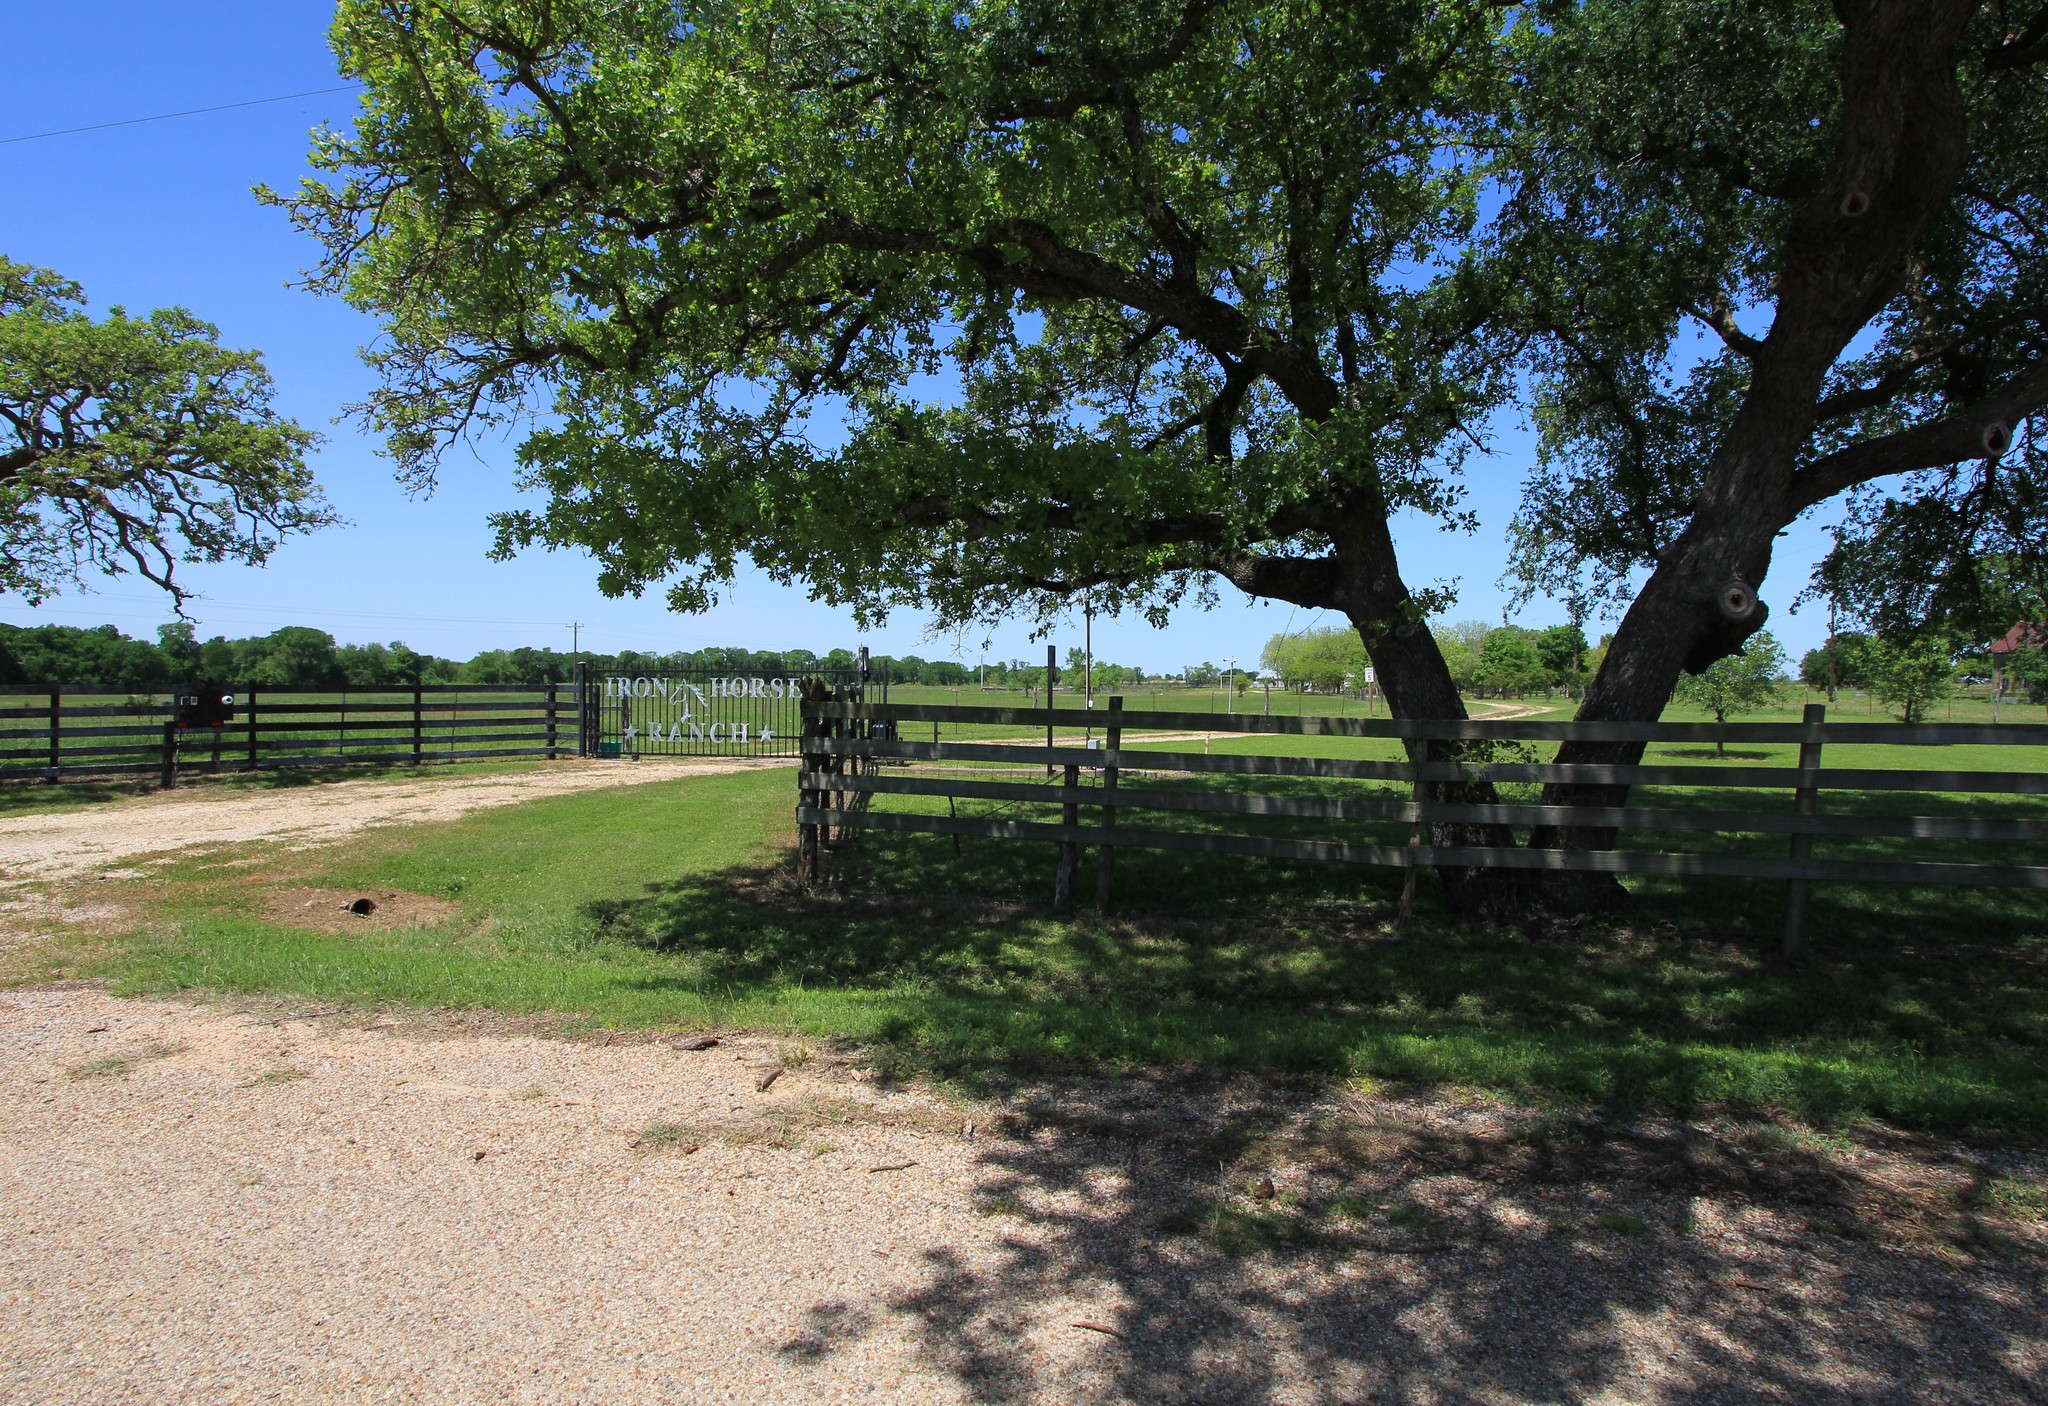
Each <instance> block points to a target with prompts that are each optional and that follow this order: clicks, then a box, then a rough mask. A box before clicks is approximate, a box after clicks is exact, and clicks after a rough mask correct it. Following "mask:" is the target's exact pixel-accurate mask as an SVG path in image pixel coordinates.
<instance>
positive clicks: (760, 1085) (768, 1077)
mask: <svg viewBox="0 0 2048 1406" xmlns="http://www.w3.org/2000/svg"><path fill="white" fill-rule="evenodd" d="M781 1077H782V1066H781V1065H779V1064H778V1065H776V1066H775V1067H774V1068H773V1069H771V1070H769V1071H768V1072H767V1073H766V1074H763V1075H762V1076H761V1077H760V1078H758V1079H756V1080H755V1081H754V1092H756V1093H763V1094H765V1093H767V1092H768V1086H769V1085H770V1084H772V1083H774V1082H775V1081H776V1080H777V1079H780V1078H781Z"/></svg>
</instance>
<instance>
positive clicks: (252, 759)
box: [246, 684, 257, 771]
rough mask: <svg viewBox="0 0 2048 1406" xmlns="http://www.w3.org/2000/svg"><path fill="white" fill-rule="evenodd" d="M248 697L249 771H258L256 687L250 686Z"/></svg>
mask: <svg viewBox="0 0 2048 1406" xmlns="http://www.w3.org/2000/svg"><path fill="white" fill-rule="evenodd" d="M246 697H247V698H248V700H249V770H251V771H255V770H256V769H257V762H256V686H255V685H254V684H251V685H250V686H249V690H248V693H247V695H246Z"/></svg>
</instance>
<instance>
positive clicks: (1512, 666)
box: [1472, 625, 1547, 698]
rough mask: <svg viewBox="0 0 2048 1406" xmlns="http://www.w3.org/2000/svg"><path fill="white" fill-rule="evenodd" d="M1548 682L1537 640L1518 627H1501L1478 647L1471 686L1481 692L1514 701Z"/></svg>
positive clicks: (1492, 630)
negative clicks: (1513, 699) (1511, 698)
mask: <svg viewBox="0 0 2048 1406" xmlns="http://www.w3.org/2000/svg"><path fill="white" fill-rule="evenodd" d="M1546 678H1547V674H1546V671H1545V669H1544V667H1543V655H1542V652H1541V651H1540V650H1538V649H1537V647H1536V636H1535V635H1534V634H1533V633H1531V632H1530V631H1528V630H1525V629H1523V628H1521V627H1520V626H1519V625H1500V626H1496V627H1495V628H1493V629H1491V630H1488V631H1487V632H1486V638H1485V639H1484V640H1483V641H1481V642H1480V645H1479V663H1478V666H1477V668H1475V669H1474V670H1473V673H1472V682H1473V685H1474V686H1475V687H1477V688H1478V689H1480V690H1481V691H1483V692H1487V693H1495V694H1503V695H1504V694H1509V693H1512V694H1514V695H1515V696H1516V697H1517V698H1519V697H1521V696H1522V695H1523V694H1524V693H1527V692H1529V691H1531V690H1532V689H1538V688H1541V687H1543V685H1544V682H1545V680H1546Z"/></svg>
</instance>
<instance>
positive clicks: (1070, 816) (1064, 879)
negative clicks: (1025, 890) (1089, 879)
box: [1052, 762, 1081, 913]
mask: <svg viewBox="0 0 2048 1406" xmlns="http://www.w3.org/2000/svg"><path fill="white" fill-rule="evenodd" d="M1080 784H1081V768H1080V767H1079V766H1078V765H1076V764H1074V763H1072V762H1069V763H1068V764H1067V791H1068V793H1069V794H1070V795H1071V794H1072V793H1073V791H1074V789H1075V788H1076V787H1077V786H1079V785H1080ZM1060 818H1061V820H1062V821H1063V822H1064V823H1065V825H1066V827H1067V828H1068V829H1069V830H1071V829H1073V828H1074V827H1075V826H1076V825H1079V824H1080V823H1081V807H1080V806H1079V805H1078V804H1076V803H1075V802H1073V801H1068V802H1067V803H1066V805H1064V806H1063V807H1061V808H1060ZM1078 848H1079V847H1078V846H1077V845H1075V843H1074V842H1073V841H1072V840H1061V841H1060V864H1059V868H1058V870H1056V871H1055V872H1054V874H1053V879H1052V907H1053V911H1054V912H1055V913H1071V912H1073V911H1074V859H1075V851H1076V850H1077V849H1078Z"/></svg>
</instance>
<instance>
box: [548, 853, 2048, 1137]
mask: <svg viewBox="0 0 2048 1406" xmlns="http://www.w3.org/2000/svg"><path fill="white" fill-rule="evenodd" d="M1029 848H1032V847H1028V846H1019V845H1014V844H1013V845H1003V844H995V843H982V844H979V845H977V844H975V843H972V842H970V843H969V844H967V845H965V846H964V847H963V848H962V850H961V852H960V853H958V854H955V853H954V851H953V847H952V844H951V842H950V840H949V839H947V838H946V837H937V836H886V837H870V840H869V842H867V843H864V844H863V845H862V846H860V848H859V849H858V850H857V851H853V852H848V853H843V854H841V855H840V856H837V859H838V863H839V870H838V874H839V881H840V882H839V885H838V887H836V888H834V889H830V890H827V891H823V892H816V891H807V890H805V889H804V888H802V887H801V886H800V885H798V884H797V883H796V882H795V880H794V876H793V873H792V872H791V871H790V870H789V869H788V868H787V867H770V868H761V869H754V870H748V871H744V872H741V873H730V872H728V873H723V874H716V875H708V876H694V877H691V878H689V879H684V880H678V881H675V882H671V883H667V884H660V885H653V886H650V887H649V888H648V889H647V890H645V891H644V892H642V893H640V894H637V895H635V896H633V897H630V898H621V899H614V900H605V901H604V902H601V903H598V904H594V905H592V906H591V907H590V909H589V910H588V915H589V916H590V917H591V918H592V919H593V920H594V922H595V924H596V927H597V929H598V934H599V936H600V938H601V939H604V940H608V941H616V942H622V943H628V944H632V945H635V946H639V947H643V948H648V949H652V950H654V951H656V952H659V953H661V954H663V955H664V956H665V957H667V958H668V959H670V960H671V961H672V962H673V967H672V969H670V970H669V971H667V972H665V973H663V974H659V975H651V976H649V975H636V976H634V977H632V978H629V980H631V981H633V982H635V983H637V984H638V985H639V986H641V987H644V988H646V989H650V990H652V989H660V990H670V991H676V992H691V993H695V994H699V995H703V994H714V995H716V996H717V997H719V998H720V999H724V1000H727V1001H730V1002H732V1003H733V1004H734V1005H738V1006H748V1007H749V1008H750V1009H752V1010H754V1011H756V1012H759V1011H761V1010H763V1009H771V1010H780V1011H786V1012H788V1013H789V1018H791V1019H793V1020H795V1021H796V1022H798V1023H802V1022H803V1021H804V1020H805V1018H806V1017H805V1014H804V1010H805V1007H804V1003H805V1002H807V1001H808V1002H812V1003H814V1004H819V1005H822V1004H831V1005H833V1007H834V1010H833V1012H832V1013H831V1014H829V1015H828V1016H826V1017H821V1018H820V1022H819V1023H821V1024H823V1025H831V1024H833V1023H834V1022H837V1023H838V1025H839V1027H840V1028H841V1029H846V1028H849V1026H848V1024H847V1022H848V1021H851V1022H852V1025H851V1027H850V1028H852V1029H854V1030H856V1031H857V1033H858V1034H859V1035H860V1036H861V1037H863V1038H869V1039H874V1040H877V1041H880V1042H882V1043H883V1044H885V1045H887V1046H890V1047H892V1049H893V1057H894V1058H898V1059H901V1060H903V1061H904V1062H906V1063H907V1064H908V1065H910V1066H922V1067H926V1068H933V1069H936V1070H939V1071H941V1072H944V1073H947V1074H949V1075H953V1076H959V1077H966V1078H969V1079H971V1080H975V1081H994V1082H1000V1081H1001V1079H1002V1078H1004V1077H1005V1071H1006V1070H1010V1069H1013V1068H1017V1067H1030V1066H1032V1065H1033V1064H1034V1062H1043V1061H1048V1060H1051V1061H1060V1060H1076V1059H1078V1060H1097V1061H1110V1062H1113V1063H1116V1064H1119V1065H1133V1066H1160V1065H1176V1064H1189V1063H1198V1064H1204V1065H1209V1066H1216V1067H1226V1068H1238V1069H1277V1070H1294V1071H1304V1072H1316V1073H1322V1074H1329V1073H1340V1072H1354V1073H1369V1074H1374V1075H1378V1076H1383V1077H1392V1078H1402V1079H1420V1080H1437V1081H1451V1082H1462V1083H1469V1084H1476V1085H1481V1086H1486V1087H1493V1088H1507V1089H1518V1090H1528V1091H1540V1092H1541V1093H1542V1094H1543V1096H1545V1097H1554V1098H1558V1099H1563V1100H1570V1101H1578V1102H1583V1103H1587V1104H1591V1105H1594V1106H1598V1107H1601V1108H1605V1109H1608V1110H1613V1111H1616V1112H1626V1111H1629V1110H1634V1109H1639V1108H1642V1107H1644V1106H1648V1105H1662V1106H1666V1107H1671V1108H1676V1109H1681V1110H1683V1109H1689V1108H1693V1107H1695V1106H1699V1105H1703V1104H1719V1103H1734V1104H1743V1105H1748V1106H1777V1107H1783V1108H1786V1109H1789V1110H1792V1111H1794V1112H1796V1113H1798V1114H1799V1115H1800V1116H1803V1117H1807V1118H1815V1119H1829V1118H1842V1117H1852V1116H1857V1115H1870V1116H1878V1117H1884V1118H1888V1119H1891V1120H1894V1121H1899V1122H1903V1123H1907V1124H1911V1125H1915V1126H1935V1127H1964V1128H1967V1127H2002V1128H2007V1129H2036V1130H2048V1068H2044V1063H2043V1060H2042V1058H2041V1055H2042V1048H2043V1043H2044V1031H2048V983H2043V982H2041V981H2039V980H2038V977H2039V974H2040V968H2041V965H2042V961H2043V955H2044V947H2043V944H2042V943H2041V942H2039V941H2038V940H2034V941H2028V940H2023V939H2020V938H2006V937H2001V936H1999V935H1998V934H1996V933H1995V932H1994V933H1989V934H1987V933H1985V932H1982V931H1980V932H1978V933H1977V934H1975V940H1974V941H1963V940H1961V939H1953V938H1945V937H1943V936H1941V935H1940V930H1939V928H1938V926H1936V925H1932V924H1930V925H1926V926H1923V927H1921V928H1920V930H1919V931H1920V935H1919V936H1918V937H1917V938H1916V939H1915V941H1914V942H1913V943H1912V944H1904V943H1901V942H1899V941H1897V940H1896V939H1894V940H1889V941H1888V940H1882V939H1872V940H1869V941H1866V942H1861V943H1856V944H1847V943H1839V944H1832V945H1826V946H1824V947H1823V950H1822V951H1821V953H1820V955H1819V956H1818V957H1816V958H1815V959H1813V960H1810V961H1806V962H1803V963H1798V964H1787V963H1784V962H1781V961H1779V960H1777V959H1776V958H1775V957H1774V956H1772V955H1770V954H1769V949H1768V947H1767V946H1765V945H1762V944H1759V943H1756V942H1753V941H1747V940H1743V939H1742V938H1741V937H1739V936H1737V937H1730V936H1728V935H1726V933H1725V932H1719V933H1717V932H1716V931H1715V930H1714V928H1713V927H1712V925H1711V922H1709V923H1708V924H1707V925H1705V926H1702V924H1701V922H1700V918H1699V914H1700V911H1702V910H1704V911H1706V912H1708V913H1709V914H1710V915H1711V912H1712V909H1713V905H1712V904H1711V903H1704V904H1703V903H1702V902H1701V901H1700V899H1699V897H1698V894H1697V891H1689V892H1688V893H1687V894H1686V895H1683V896H1682V898H1683V906H1679V905H1676V904H1674V907H1676V908H1677V909H1678V911H1680V912H1681V913H1682V914H1683V915H1684V916H1686V917H1687V918H1688V920H1689V921H1688V924H1687V925H1685V926H1681V925H1680V924H1678V923H1676V922H1672V921H1669V920H1668V919H1666V918H1663V917H1657V918H1656V919H1655V920H1654V921H1649V920H1648V919H1649V917H1650V914H1637V915H1636V917H1637V918H1638V920H1639V921H1637V922H1635V923H1633V924H1630V925H1626V926H1611V925H1607V924H1604V923H1595V924H1588V925H1585V926H1583V927H1579V928H1574V929H1570V930H1566V931H1562V932H1557V933H1549V934H1545V933H1537V934H1531V933H1527V932H1521V931H1514V930H1503V929H1498V928H1487V927H1473V926H1466V925H1460V924H1457V923H1454V922H1452V921H1450V920H1449V919H1448V918H1446V917H1445V916H1444V915H1443V914H1441V913H1440V912H1435V911H1426V912H1425V913H1424V914H1423V915H1421V916H1419V917H1418V918H1417V919H1415V920H1414V921H1413V922H1412V923H1411V924H1410V925H1409V926H1408V927H1407V928H1406V929H1405V930H1402V929H1397V928H1396V926H1395V925H1394V923H1393V922H1392V914H1393V911H1394V900H1395V894H1394V892H1392V891H1391V889H1390V886H1389V884H1388V882H1387V879H1388V877H1389V876H1387V875H1384V874H1381V873H1376V872H1372V871H1366V872H1362V873H1361V872H1359V871H1350V870H1343V869H1340V868H1339V867H1338V866H1334V865H1312V864H1302V865H1299V866H1294V867H1293V868H1290V867H1289V866H1287V865H1284V864H1275V863H1271V862H1267V861H1257V860H1235V859H1232V858H1230V857H1227V856H1226V857H1205V858H1204V859H1203V860H1202V861H1200V863H1198V864H1189V863H1187V862H1185V861H1184V860H1182V859H1180V858H1179V857H1177V856H1170V855H1142V856H1137V855H1133V856H1119V858H1118V870H1117V883H1118V892H1119V893H1120V894H1125V895H1129V896H1130V897H1129V900H1128V906H1120V907H1119V908H1118V909H1116V910H1114V911H1113V912H1112V913H1111V914H1110V915H1108V916H1099V915H1083V916H1081V917H1078V918H1075V919H1071V920H1062V919H1058V918H1055V917H1054V916H1052V915H1051V914H1049V913H1048V912H1047V911H1046V909H1045V908H1044V907H1043V906H1042V905H1040V904H1037V903H1033V902H1030V901H1027V900H1025V899H1022V898H1020V897H1018V895H1019V894H1022V893H1025V892H1027V891H1028V890H1029V889H1031V888H1035V887H1037V883H1036V880H1038V879H1040V878H1042V877H1044V872H1043V871H1044V867H1045V866H1044V862H1043V860H1044V857H1043V856H1026V855H1023V854H1021V853H1020V851H1024V850H1027V849H1029ZM1126 859H1129V860H1131V861H1132V862H1130V863H1128V864H1126V863H1125V862H1124V861H1125V860H1126ZM1084 871H1085V866H1084ZM1750 887H1752V888H1753V886H1750ZM1730 891H1731V894H1732V895H1733V900H1739V899H1740V898H1741V896H1742V894H1743V892H1744V890H1743V888H1742V886H1731V890H1730ZM1733 900H1731V901H1733ZM1140 905H1144V906H1140ZM1425 907H1426V908H1427V905H1425ZM1651 911H1652V913H1654V912H1655V911H1656V910H1654V909H1653V910H1651ZM1815 912H1816V923H1815V928H1816V931H1820V932H1825V931H1827V928H1826V927H1825V926H1824V925H1823V924H1824V922H1825V921H1826V920H1827V919H1828V918H1829V916H1830V912H1831V910H1829V909H1828V907H1827V904H1826V902H1825V901H1824V900H1823V901H1817V902H1816V906H1815ZM1959 969H1964V970H1968V971H1970V972H1972V973H1973V974H1974V979H1973V980H1970V981H1959V980H1957V971H1958V970H1959ZM764 1003H766V1004H765V1005H764ZM849 1012H852V1013H853V1014H852V1015H849V1014H848V1013H849ZM821 1033H822V1032H821Z"/></svg>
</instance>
